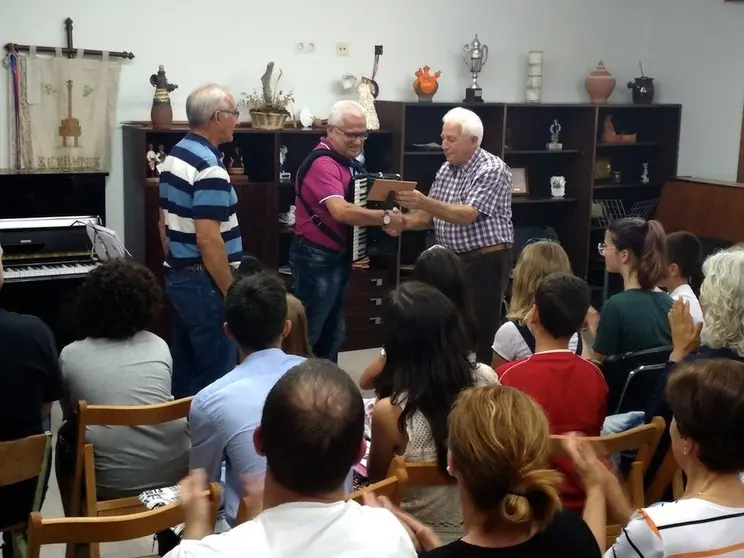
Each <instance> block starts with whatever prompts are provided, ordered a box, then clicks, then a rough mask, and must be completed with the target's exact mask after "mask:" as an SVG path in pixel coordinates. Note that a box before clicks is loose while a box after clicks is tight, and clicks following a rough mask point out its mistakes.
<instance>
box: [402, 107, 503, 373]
mask: <svg viewBox="0 0 744 558" xmlns="http://www.w3.org/2000/svg"><path fill="white" fill-rule="evenodd" d="M442 121H443V126H442V150H443V151H444V154H445V156H446V157H447V162H446V163H444V164H443V165H442V168H440V169H439V172H437V175H436V178H435V179H434V183H433V184H432V186H431V190H430V192H429V195H428V196H427V195H426V194H424V193H423V192H421V191H420V190H414V191H412V192H401V193H399V194H398V198H397V201H398V203H399V204H400V205H401V206H403V207H405V208H408V209H410V210H411V211H410V212H409V213H407V214H406V215H405V218H404V224H403V230H416V229H419V230H420V229H427V228H431V226H432V224H433V226H434V231H435V233H436V237H437V242H438V243H439V244H441V245H442V246H445V247H446V248H449V249H450V250H453V251H455V252H457V254H458V255H459V256H460V258H461V259H462V261H463V262H464V264H465V270H466V273H467V276H468V279H469V281H470V284H471V289H472V292H473V298H474V300H473V302H474V303H475V312H476V316H475V317H476V320H477V325H478V360H479V361H481V362H489V361H490V360H491V342H492V341H493V337H494V334H495V333H496V330H497V329H498V327H499V325H500V322H501V300H502V298H503V296H504V293H505V291H506V286H507V283H508V280H509V272H510V271H511V262H512V259H511V246H512V243H513V242H514V226H513V225H512V220H511V217H512V209H511V201H512V200H511V198H512V190H511V171H510V170H509V167H508V166H507V165H506V163H504V161H502V160H501V159H500V158H499V157H497V156H496V155H493V154H492V153H489V152H488V151H486V150H484V149H482V148H481V147H480V145H481V140H482V139H483V123H482V122H481V119H480V118H479V117H478V115H476V114H475V113H474V112H472V111H470V110H467V109H464V108H461V107H458V108H454V109H452V110H451V111H449V112H448V113H447V114H446V115H445V116H444V118H443V120H442Z"/></svg>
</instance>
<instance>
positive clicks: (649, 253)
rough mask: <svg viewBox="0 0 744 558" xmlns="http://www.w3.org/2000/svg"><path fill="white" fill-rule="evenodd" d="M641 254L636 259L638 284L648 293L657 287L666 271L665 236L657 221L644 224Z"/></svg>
mask: <svg viewBox="0 0 744 558" xmlns="http://www.w3.org/2000/svg"><path fill="white" fill-rule="evenodd" d="M645 229H646V231H645V238H644V241H643V252H642V253H641V255H640V258H639V259H638V268H637V269H636V273H637V275H638V284H639V285H640V286H641V288H642V289H644V290H647V291H650V290H653V289H655V288H656V287H658V286H659V284H660V283H661V282H662V281H663V280H664V278H665V277H666V275H667V270H666V234H665V233H664V227H663V226H662V225H661V223H659V222H658V221H655V220H651V221H647V222H646V223H645Z"/></svg>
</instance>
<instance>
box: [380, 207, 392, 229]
mask: <svg viewBox="0 0 744 558" xmlns="http://www.w3.org/2000/svg"><path fill="white" fill-rule="evenodd" d="M391 221H392V219H391V218H390V212H389V211H388V210H387V209H385V210H384V211H383V212H382V226H383V227H387V226H388V225H389V224H390V222H391Z"/></svg>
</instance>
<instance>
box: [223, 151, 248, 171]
mask: <svg viewBox="0 0 744 558" xmlns="http://www.w3.org/2000/svg"><path fill="white" fill-rule="evenodd" d="M227 172H228V173H230V174H234V175H242V174H244V172H245V166H244V165H243V155H242V153H241V150H240V147H238V146H237V145H236V146H235V149H234V151H233V156H232V157H230V158H229V162H228V165H227Z"/></svg>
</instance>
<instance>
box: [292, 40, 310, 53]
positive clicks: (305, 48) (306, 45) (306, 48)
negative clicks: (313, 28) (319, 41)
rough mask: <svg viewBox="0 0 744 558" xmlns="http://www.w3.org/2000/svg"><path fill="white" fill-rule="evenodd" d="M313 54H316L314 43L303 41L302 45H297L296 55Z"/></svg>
mask: <svg viewBox="0 0 744 558" xmlns="http://www.w3.org/2000/svg"><path fill="white" fill-rule="evenodd" d="M313 52H315V43H314V42H313V41H303V42H301V43H295V53H297V54H312V53H313Z"/></svg>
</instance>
